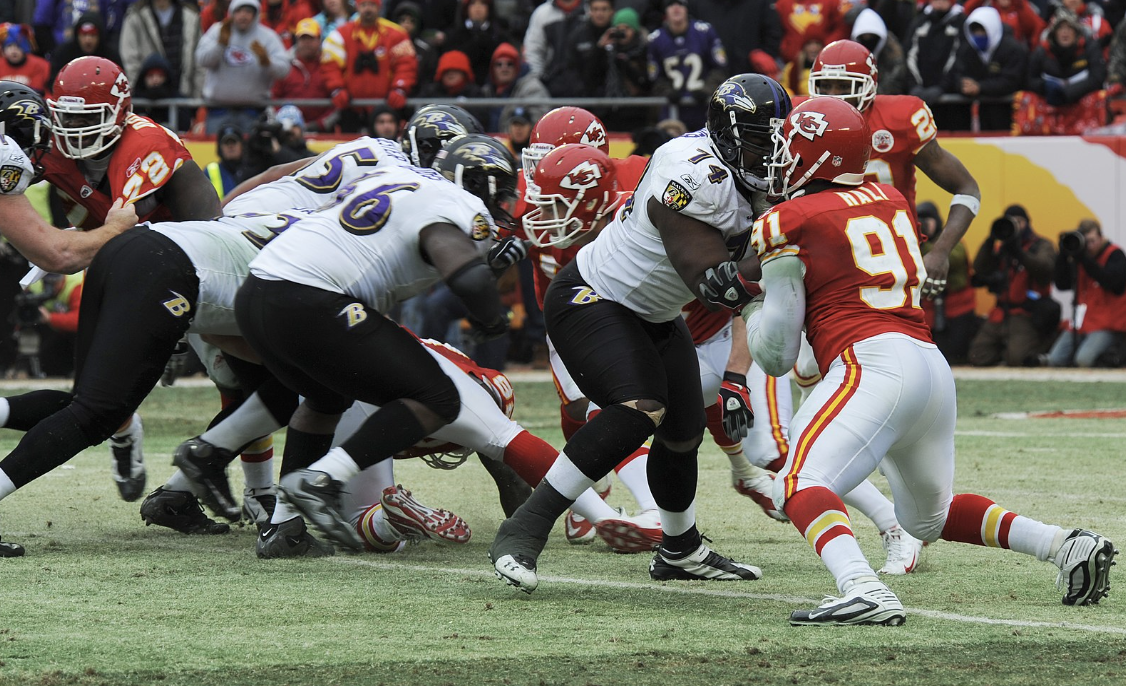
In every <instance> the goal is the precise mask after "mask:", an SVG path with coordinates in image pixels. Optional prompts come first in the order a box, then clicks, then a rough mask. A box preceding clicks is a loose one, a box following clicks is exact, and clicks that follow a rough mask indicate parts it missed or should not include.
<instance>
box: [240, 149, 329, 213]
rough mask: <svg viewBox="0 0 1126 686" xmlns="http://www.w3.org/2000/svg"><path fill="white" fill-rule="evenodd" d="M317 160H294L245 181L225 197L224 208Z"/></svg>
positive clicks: (276, 165) (277, 165)
mask: <svg viewBox="0 0 1126 686" xmlns="http://www.w3.org/2000/svg"><path fill="white" fill-rule="evenodd" d="M315 159H316V158H312V159H301V160H294V161H292V162H286V163H285V164H275V165H274V166H272V167H270V168H269V169H267V170H266V171H264V172H262V173H261V174H258V175H257V176H252V177H250V178H249V179H247V180H246V181H243V182H242V183H240V184H239V185H237V186H235V187H234V188H232V189H231V192H230V193H227V194H226V195H225V196H223V203H222V206H223V207H226V206H227V203H229V202H230V201H232V200H234V199H235V198H237V197H239V196H240V195H242V194H243V193H246V192H248V191H252V190H254V189H255V188H257V187H259V186H261V185H262V184H265V183H270V182H271V181H277V180H278V179H280V178H281V177H283V176H289V175H290V174H292V173H293V172H295V171H297V170H298V169H301V168H302V167H304V166H305V165H307V164H309V163H310V162H312V161H313V160H315Z"/></svg>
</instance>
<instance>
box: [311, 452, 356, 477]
mask: <svg viewBox="0 0 1126 686" xmlns="http://www.w3.org/2000/svg"><path fill="white" fill-rule="evenodd" d="M309 469H312V470H314V471H318V472H324V473H326V474H328V475H329V476H331V477H332V478H334V479H336V480H337V481H347V480H348V479H351V478H352V477H353V476H356V475H357V474H359V473H360V465H358V464H356V461H355V460H353V459H352V456H351V455H349V454H348V451H346V450H344V448H341V447H339V446H338V447H336V448H333V449H332V450H330V451H328V454H327V455H325V456H324V457H322V458H321V459H319V460H317V461H316V462H314V463H313V464H311V465H309Z"/></svg>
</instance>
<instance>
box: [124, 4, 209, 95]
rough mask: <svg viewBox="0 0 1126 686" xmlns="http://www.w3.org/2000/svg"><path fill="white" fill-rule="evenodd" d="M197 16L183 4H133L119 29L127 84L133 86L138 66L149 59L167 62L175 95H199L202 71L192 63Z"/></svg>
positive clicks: (195, 40)
mask: <svg viewBox="0 0 1126 686" xmlns="http://www.w3.org/2000/svg"><path fill="white" fill-rule="evenodd" d="M199 38H200V21H199V12H198V11H197V10H196V9H195V7H194V6H193V5H192V4H191V3H190V2H186V1H185V0H137V2H136V3H135V4H134V5H133V6H132V7H130V8H129V12H128V13H127V14H126V15H125V22H124V24H123V26H122V28H121V59H122V66H123V67H125V75H126V76H127V77H129V82H130V83H137V81H138V79H139V78H140V72H141V69H142V66H141V65H142V64H143V63H144V62H145V60H146V59H148V57H149V56H151V55H159V56H161V57H163V58H164V59H165V60H167V62H168V67H169V72H168V74H169V79H170V80H171V82H172V84H173V86H174V88H175V90H176V91H178V92H179V93H181V94H182V95H184V96H185V97H189V98H198V97H199V96H200V94H201V93H202V92H203V69H201V68H199V66H198V65H197V64H196V61H195V51H196V47H197V46H198V45H199Z"/></svg>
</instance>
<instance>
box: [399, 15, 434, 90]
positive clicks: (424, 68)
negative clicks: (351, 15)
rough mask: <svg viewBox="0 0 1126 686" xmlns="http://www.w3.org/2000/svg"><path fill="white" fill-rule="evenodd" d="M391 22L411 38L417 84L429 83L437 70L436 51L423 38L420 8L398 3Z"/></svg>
mask: <svg viewBox="0 0 1126 686" xmlns="http://www.w3.org/2000/svg"><path fill="white" fill-rule="evenodd" d="M391 21H393V22H395V23H396V24H398V25H399V26H401V27H402V28H403V30H404V31H406V32H407V35H409V36H410V37H411V44H412V45H414V55H415V57H416V58H417V59H418V83H430V82H431V81H433V80H434V72H435V71H436V70H437V69H438V49H437V48H435V47H434V45H433V44H431V43H430V41H428V40H426V39H425V38H423V35H424V33H423V31H424V30H425V28H426V26H425V24H423V23H422V8H421V7H419V5H418V3H415V2H400V3H399V4H398V5H396V6H395V13H394V14H392V15H391Z"/></svg>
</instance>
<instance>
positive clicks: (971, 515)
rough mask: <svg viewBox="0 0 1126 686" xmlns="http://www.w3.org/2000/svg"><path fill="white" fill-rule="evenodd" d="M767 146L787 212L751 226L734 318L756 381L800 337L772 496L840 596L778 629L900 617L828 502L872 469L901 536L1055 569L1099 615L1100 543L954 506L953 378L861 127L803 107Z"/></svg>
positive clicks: (914, 261)
mask: <svg viewBox="0 0 1126 686" xmlns="http://www.w3.org/2000/svg"><path fill="white" fill-rule="evenodd" d="M773 138H774V153H773V156H772V160H771V165H770V176H769V178H770V181H771V190H772V191H773V192H774V193H776V194H778V195H781V196H782V197H784V198H787V200H786V201H785V202H783V203H781V204H779V205H777V206H776V207H775V208H774V209H773V210H772V211H771V212H769V213H767V214H765V215H763V216H762V217H760V218H759V219H758V220H757V221H756V222H755V224H754V228H753V234H752V237H751V244H752V246H753V248H754V249H755V250H756V251H757V252H758V254H759V257H760V259H761V262H762V285H763V291H764V293H765V299H756V301H754V302H752V303H751V305H749V306H748V307H747V308H746V309H745V310H744V315H745V316H746V317H747V341H748V345H749V347H750V350H751V353H752V355H754V358H755V360H756V361H757V362H758V363H760V364H761V365H762V367H763V369H765V370H766V371H767V372H768V373H769V374H772V375H774V376H782V375H784V374H786V373H787V372H788V371H789V370H790V368H791V367H792V366H793V364H794V361H795V360H796V358H797V355H798V348H799V342H800V337H801V332H802V328H803V327H805V328H806V329H807V332H808V337H809V342H810V344H811V345H812V346H813V351H814V355H815V356H816V358H817V361H818V366H819V367H820V370H821V373H822V375H823V376H824V381H822V382H821V383H820V384H819V385H818V386H817V387H816V388H815V389H814V390H813V392H812V393H811V394H810V396H809V399H808V400H807V401H806V403H805V404H803V405H802V406H801V408H800V409H799V411H798V413H797V414H796V415H795V416H794V418H793V421H792V423H791V425H790V445H791V446H792V449H791V452H790V454H789V457H788V458H787V461H786V466H785V467H784V468H783V470H782V472H781V473H780V476H781V477H782V478H779V479H778V480H777V481H776V482H775V490H774V499H775V503H776V504H777V505H778V506H779V507H783V508H784V509H785V512H786V514H787V515H788V516H789V517H790V519H791V521H793V523H794V526H795V527H796V528H797V530H798V531H799V532H801V534H802V535H803V536H805V538H806V540H807V541H808V542H809V544H810V546H811V547H813V549H814V550H815V551H816V552H817V553H818V554H819V555H820V556H821V559H822V561H823V562H824V563H825V566H827V567H828V568H829V571H830V572H831V573H832V574H833V576H834V577H835V578H836V581H837V588H838V589H839V591H840V593H841V597H839V598H827V599H826V600H825V602H823V603H822V604H821V605H820V606H819V607H816V608H814V609H811V610H796V611H794V612H793V613H792V614H791V615H790V623H791V624H794V625H842V624H883V625H892V626H894V625H899V624H903V623H904V622H905V621H906V614H905V612H904V609H903V605H902V603H900V601H899V598H897V597H896V595H895V594H894V593H893V592H892V591H891V590H890V589H888V587H887V586H886V585H884V583H883V582H882V581H880V580H879V579H878V578H877V577H876V573H875V572H874V571H872V568H871V567H870V566H869V565H868V562H867V561H866V560H865V559H864V555H863V554H862V553H861V551H860V547H859V546H858V545H857V543H856V539H855V538H854V536H853V532H852V527H851V523H850V521H849V517H848V514H847V512H846V510H845V506H844V503H842V502H841V498H840V494H842V493H847V492H848V491H849V490H851V489H853V488H855V487H856V486H857V485H858V484H859V483H860V482H861V481H862V480H863V479H864V478H865V477H867V476H868V474H870V473H871V472H872V471H873V470H875V469H876V468H877V467H879V468H880V470H881V471H882V472H883V473H884V475H885V476H886V477H887V479H888V482H889V483H890V484H891V490H892V494H893V496H894V500H895V510H896V516H897V517H898V519H899V522H900V523H901V525H902V526H903V528H904V529H906V530H907V531H908V532H909V533H910V534H911V535H913V536H916V537H918V538H920V539H922V540H924V541H935V540H938V539H939V538H942V539H945V540H948V541H959V542H962V543H972V544H975V545H983V546H990V547H995V548H1008V549H1010V550H1016V551H1019V552H1022V553H1025V554H1027V555H1033V556H1035V557H1036V558H1037V559H1039V560H1046V561H1049V562H1053V563H1054V564H1055V565H1056V566H1057V567H1059V569H1060V572H1059V578H1058V582H1057V583H1058V584H1059V585H1060V586H1061V587H1063V588H1065V589H1066V590H1065V593H1064V596H1063V602H1064V603H1065V604H1067V605H1087V604H1092V603H1097V602H1098V601H1099V600H1100V599H1101V598H1103V597H1104V596H1105V595H1106V593H1107V589H1108V587H1109V583H1108V577H1109V572H1110V567H1111V566H1112V565H1113V564H1114V556H1115V554H1116V552H1117V551H1116V550H1115V548H1114V545H1113V544H1112V543H1111V542H1110V540H1108V539H1106V538H1105V537H1103V536H1100V535H1099V534H1097V533H1094V532H1092V531H1087V530H1085V529H1073V530H1065V529H1061V528H1060V527H1058V526H1054V525H1050V524H1043V523H1041V522H1038V521H1035V520H1033V519H1029V518H1027V517H1023V516H1020V515H1018V514H1016V513H1013V512H1009V511H1007V510H1005V509H1003V508H1001V507H1000V506H999V505H997V504H996V503H994V502H993V501H991V500H989V499H987V498H984V497H982V496H979V495H972V494H958V495H954V494H953V491H952V485H953V478H954V424H955V419H956V415H957V408H956V397H955V390H954V377H953V375H952V374H951V373H950V367H949V366H948V365H947V364H946V361H945V359H944V358H943V356H942V354H941V353H940V352H939V351H938V348H937V347H935V345H934V343H933V342H932V341H931V336H930V331H929V329H928V328H927V326H926V323H925V322H924V319H923V313H922V310H921V309H920V307H919V287H920V282H921V281H922V279H923V278H924V277H925V276H926V274H925V273H924V269H923V260H922V256H921V254H920V251H919V235H918V232H917V230H916V228H915V226H914V224H913V222H912V216H911V213H910V211H909V207H908V204H907V201H906V200H905V199H904V197H903V195H902V194H901V193H899V192H898V191H896V190H895V189H894V188H893V187H891V186H888V185H884V184H880V183H874V182H870V183H865V182H864V168H865V165H866V163H867V161H868V156H869V153H870V148H869V140H870V134H869V131H868V127H867V125H866V124H865V122H864V118H863V116H862V115H861V114H860V113H859V112H858V111H857V110H856V109H855V108H854V107H853V106H852V105H850V104H848V103H845V102H843V101H840V100H836V99H833V98H814V99H812V100H809V101H806V102H804V103H802V104H801V105H799V106H798V107H796V108H795V109H794V110H793V112H791V113H790V115H789V116H788V117H786V119H785V122H784V124H783V125H782V128H781V130H780V131H776V132H775V134H774V136H773ZM841 255H851V256H852V259H846V260H842V259H840V256H841Z"/></svg>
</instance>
